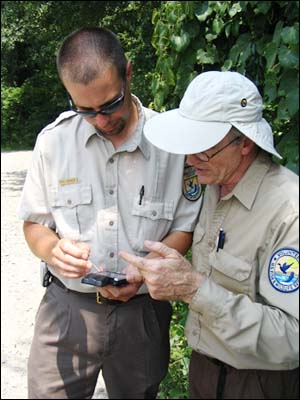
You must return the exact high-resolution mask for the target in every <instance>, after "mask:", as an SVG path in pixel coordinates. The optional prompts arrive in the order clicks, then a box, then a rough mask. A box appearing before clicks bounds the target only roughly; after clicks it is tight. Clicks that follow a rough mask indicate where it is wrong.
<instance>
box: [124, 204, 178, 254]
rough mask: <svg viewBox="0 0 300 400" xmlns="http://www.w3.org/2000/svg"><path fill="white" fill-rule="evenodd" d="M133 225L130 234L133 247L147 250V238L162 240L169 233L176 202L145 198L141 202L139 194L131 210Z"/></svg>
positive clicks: (137, 249)
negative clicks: (145, 243) (145, 244)
mask: <svg viewBox="0 0 300 400" xmlns="http://www.w3.org/2000/svg"><path fill="white" fill-rule="evenodd" d="M131 215H132V216H133V218H132V225H131V227H130V229H129V232H128V236H129V241H130V244H131V246H132V248H133V249H134V250H136V251H141V252H142V251H145V248H144V241H145V240H146V239H149V240H155V241H161V240H162V239H164V237H165V236H166V235H167V234H168V233H169V230H170V228H171V225H172V222H173V219H174V202H173V201H166V202H155V201H151V200H149V199H147V198H146V197H144V198H143V202H142V204H141V205H140V204H139V196H137V197H135V198H134V201H133V208H132V211H131Z"/></svg>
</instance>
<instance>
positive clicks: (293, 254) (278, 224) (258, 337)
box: [186, 152, 299, 370]
mask: <svg viewBox="0 0 300 400" xmlns="http://www.w3.org/2000/svg"><path fill="white" fill-rule="evenodd" d="M218 197H219V189H218V188H217V187H215V186H210V187H207V188H206V191H205V195H204V201H203V208H202V210H201V213H200V220H199V223H198V225H197V227H196V229H195V232H194V243H193V265H194V267H195V268H196V269H197V270H198V271H200V272H201V273H202V274H203V275H204V276H205V277H206V278H207V279H206V280H205V282H204V284H203V285H202V286H201V287H200V288H199V290H198V291H197V293H196V295H195V296H194V298H193V301H192V303H191V304H190V312H189V316H188V320H187V324H186V335H187V338H188V342H189V345H190V346H191V347H192V348H193V349H194V350H196V351H198V352H200V353H203V354H205V355H208V356H210V357H214V358H217V359H219V360H222V361H223V362H225V363H227V364H229V365H232V366H233V367H235V368H239V369H270V370H280V369H283V370H284V369H293V368H296V367H297V366H298V365H299V219H298V206H299V181H298V176H297V175H296V174H294V173H292V172H291V171H289V170H288V169H287V168H284V167H282V166H278V165H276V164H274V163H272V162H271V160H270V158H269V156H268V155H267V154H266V153H263V152H261V153H259V155H258V157H257V159H256V160H255V162H254V163H253V164H252V165H251V166H250V168H249V169H248V171H247V172H246V174H245V175H244V177H243V179H242V180H241V181H240V182H239V184H238V185H237V186H236V187H235V188H234V190H233V192H232V193H230V194H228V195H227V196H226V197H224V198H222V199H221V200H220V201H219V200H218ZM220 229H223V230H224V232H225V242H224V247H223V249H219V250H218V251H216V250H217V240H218V235H219V231H220Z"/></svg>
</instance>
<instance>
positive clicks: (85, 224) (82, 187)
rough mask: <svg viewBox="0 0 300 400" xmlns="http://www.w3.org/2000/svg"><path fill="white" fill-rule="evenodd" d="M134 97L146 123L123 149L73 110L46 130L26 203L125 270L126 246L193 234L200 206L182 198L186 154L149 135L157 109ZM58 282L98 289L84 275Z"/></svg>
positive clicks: (26, 210)
mask: <svg viewBox="0 0 300 400" xmlns="http://www.w3.org/2000/svg"><path fill="white" fill-rule="evenodd" d="M133 100H134V101H135V103H136V105H137V108H138V113H139V122H138V125H137V128H136V130H135V132H134V134H133V135H132V136H131V137H130V138H129V139H128V140H127V141H126V142H125V143H123V144H122V145H121V146H120V147H119V148H118V149H117V150H116V149H115V148H114V146H113V145H112V143H111V142H110V141H108V140H106V139H105V138H104V137H103V136H102V135H101V134H99V133H97V132H96V131H95V128H94V127H93V126H92V125H90V124H88V123H87V122H86V121H85V120H84V119H83V118H81V117H80V116H78V115H76V114H75V113H73V112H66V113H63V114H61V115H60V116H59V117H58V119H57V120H56V121H55V122H54V123H52V124H50V125H48V126H47V127H46V128H44V129H43V131H42V132H41V133H40V134H39V136H38V139H37V143H36V146H35V148H34V151H33V156H32V165H31V167H30V169H29V171H28V174H27V177H26V181H25V185H24V189H23V192H22V197H21V202H20V207H19V217H20V218H21V219H23V220H27V221H32V222H36V223H39V224H42V225H45V226H48V227H50V228H52V229H53V230H55V231H56V232H57V233H58V235H59V237H61V238H69V239H71V240H75V241H82V242H86V243H88V244H89V245H90V246H91V256H90V259H91V260H92V262H93V263H95V264H96V265H97V266H103V267H104V268H105V269H107V270H111V271H118V272H120V271H122V270H123V269H124V267H125V266H126V263H125V262H124V261H123V260H121V259H119V258H118V253H119V251H120V250H125V251H129V252H133V253H135V254H137V255H146V253H147V252H146V250H145V248H144V240H146V239H149V240H157V241H160V240H162V239H164V238H165V237H166V236H167V235H169V234H170V233H171V232H173V231H185V232H192V231H193V230H194V227H195V223H196V220H197V218H198V213H199V209H200V204H201V200H198V201H189V200H187V199H186V198H185V197H184V196H183V195H182V181H183V170H184V156H181V155H174V154H169V153H166V152H163V151H161V150H159V149H158V148H156V147H154V146H153V145H151V144H150V143H149V142H148V141H147V140H146V139H145V137H144V135H143V126H144V123H145V121H146V119H148V118H151V117H152V116H153V115H154V114H155V112H154V111H152V110H149V109H146V108H144V107H143V106H142V105H141V103H140V101H139V100H138V99H137V98H136V97H135V96H133ZM142 186H144V195H143V196H142V198H141V196H140V190H141V187H142ZM49 268H50V270H51V272H52V273H53V274H56V272H55V270H54V269H53V268H51V266H49ZM59 279H60V280H61V281H63V282H64V284H65V285H66V286H67V287H68V288H70V289H73V290H78V291H81V292H91V291H95V288H94V287H92V286H89V285H84V284H82V283H81V282H80V279H66V278H63V277H59Z"/></svg>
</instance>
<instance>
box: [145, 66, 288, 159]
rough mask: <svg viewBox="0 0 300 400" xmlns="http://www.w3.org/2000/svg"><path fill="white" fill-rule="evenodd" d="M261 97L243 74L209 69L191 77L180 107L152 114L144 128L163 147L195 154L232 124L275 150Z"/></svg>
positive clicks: (221, 134)
mask: <svg viewBox="0 0 300 400" xmlns="http://www.w3.org/2000/svg"><path fill="white" fill-rule="evenodd" d="M262 108H263V106H262V98H261V95H260V94H259V91H258V89H257V87H256V86H255V85H254V83H253V82H251V81H250V80H249V79H248V78H246V77H245V76H244V75H241V74H240V73H238V72H231V71H225V72H220V71H209V72H204V73H202V74H200V75H198V76H197V77H196V78H194V79H193V80H192V81H191V83H190V84H189V86H188V87H187V89H186V91H185V93H184V96H183V98H182V100H181V102H180V105H179V108H176V109H174V110H170V111H166V112H163V113H160V114H157V115H155V116H154V117H152V118H151V119H149V120H148V121H147V122H146V124H145V127H144V132H145V136H146V138H147V139H148V140H149V141H150V142H151V143H153V144H154V145H155V146H157V147H159V148H160V149H162V150H165V151H167V152H170V153H175V154H195V153H200V152H202V151H206V150H208V149H210V148H211V147H213V146H215V145H216V144H217V143H219V142H220V141H221V140H222V139H223V138H224V137H225V136H226V135H227V133H228V132H229V130H230V129H231V127H232V126H234V127H236V128H237V129H238V130H239V131H240V132H242V133H243V134H244V135H245V136H247V137H248V138H249V139H251V140H252V141H253V142H255V143H256V144H257V145H258V146H259V147H261V148H262V149H263V150H265V151H267V152H268V153H271V154H273V155H275V156H276V157H278V158H280V159H281V158H282V157H281V155H280V154H279V153H278V152H277V151H276V149H275V147H274V142H273V133H272V129H271V127H270V125H269V124H268V122H267V121H266V120H265V119H264V118H262Z"/></svg>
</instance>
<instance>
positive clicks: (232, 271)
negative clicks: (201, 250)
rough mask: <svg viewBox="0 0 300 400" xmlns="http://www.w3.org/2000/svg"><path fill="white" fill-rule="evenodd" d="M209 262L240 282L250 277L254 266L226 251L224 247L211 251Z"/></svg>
mask: <svg viewBox="0 0 300 400" xmlns="http://www.w3.org/2000/svg"><path fill="white" fill-rule="evenodd" d="M209 262H210V264H211V266H212V267H213V268H215V269H216V270H218V271H219V272H221V273H222V274H224V275H227V276H229V277H230V278H232V279H235V280H237V281H240V282H242V281H244V280H245V279H248V278H249V276H250V274H251V271H252V266H251V265H250V264H249V263H247V262H246V261H244V260H242V259H240V258H238V257H235V256H232V255H231V254H229V253H226V251H224V250H223V249H219V251H218V252H216V251H213V252H212V253H210V255H209Z"/></svg>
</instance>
